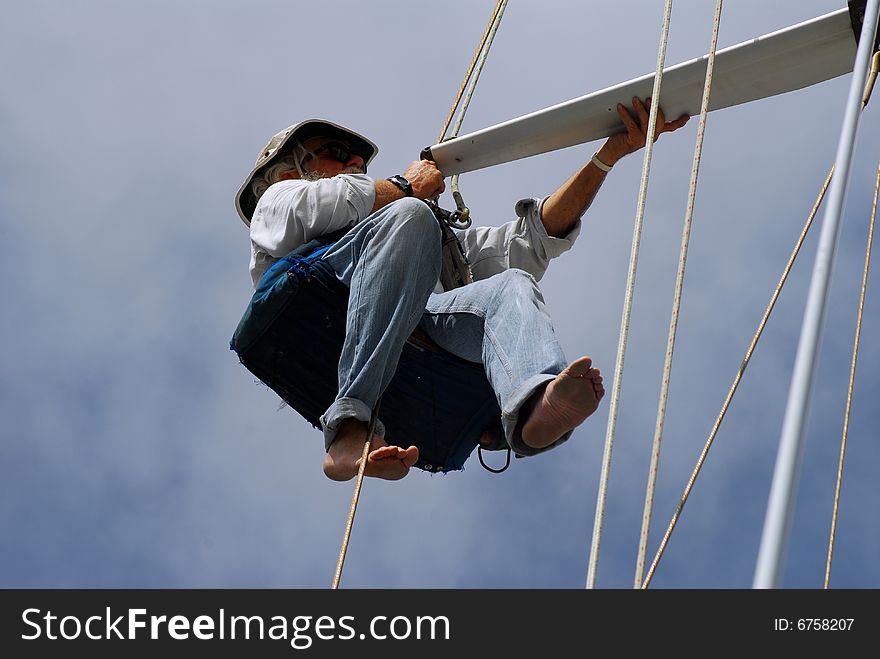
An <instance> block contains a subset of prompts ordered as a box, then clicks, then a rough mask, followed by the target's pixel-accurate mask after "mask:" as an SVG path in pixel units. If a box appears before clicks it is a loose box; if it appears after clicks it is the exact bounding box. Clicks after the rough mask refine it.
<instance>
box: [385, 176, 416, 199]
mask: <svg viewBox="0 0 880 659" xmlns="http://www.w3.org/2000/svg"><path fill="white" fill-rule="evenodd" d="M386 180H388V181H391V182H392V183H393V184H394V185H396V186H397V187H398V188H400V189H401V190H403V194H405V195H406V196H407V197H412V196H413V189H412V183H410V182H409V181H407V180H406V179H405V178H403V177H402V176H401V175H400V174H395V175H394V176H389V177H388V179H386Z"/></svg>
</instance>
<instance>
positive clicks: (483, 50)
mask: <svg viewBox="0 0 880 659" xmlns="http://www.w3.org/2000/svg"><path fill="white" fill-rule="evenodd" d="M506 8H507V0H498V2H497V3H496V5H495V10H494V11H493V12H492V18H490V19H489V24H488V25H486V31H485V32H483V38H482V39H480V45H479V46H478V47H477V52H476V53H474V58H473V59H472V60H471V65H470V68H469V69H468V72H467V74H465V77H464V80H463V81H462V83H461V88H460V89H459V90H458V95H457V96H456V97H455V102H454V103H453V104H452V107H451V108H450V109H449V114H448V115H447V117H446V122H445V123H444V124H443V130H441V131H440V137H438V138H437V143H438V144H439V143H440V142H442V141H443V140H444V139H445V138H446V131H447V129H448V128H449V123H450V122H451V121H452V115H453V114H454V113H455V109H456V108H457V107H458V104H459V102H462V101H461V97H462V94H463V93H464V90H465V87H467V88H468V90H467V94H466V95H465V97H464V101H463V102H462V106H461V110H460V111H459V113H458V118H457V119H456V121H455V126H453V128H452V135H451V136H450V138H449V139H452V138H454V137H458V132H459V130H460V129H461V124H462V122H463V121H464V115H465V114H466V113H467V110H468V107H469V106H470V104H471V97H472V96H473V95H474V90H475V89H476V88H477V82H478V81H479V79H480V74H481V73H482V72H483V66H484V65H485V64H486V59H487V58H488V57H489V49H490V48H491V47H492V42H493V41H494V40H495V33H496V32H498V27H499V26H500V25H501V18H502V17H503V16H504V10H505V9H506ZM471 77H473V80H471ZM469 83H470V86H468V84H469ZM458 178H459V175H458V174H455V175H454V176H453V177H452V186H451V187H452V198H453V199H455V206H456V208H458V212H459V217H460V218H461V222H463V223H464V225H465V228H467V227H468V226H470V215H471V212H470V209H469V208H468V207H467V205H466V204H465V203H464V199H463V198H462V196H461V191H460V190H459V188H458Z"/></svg>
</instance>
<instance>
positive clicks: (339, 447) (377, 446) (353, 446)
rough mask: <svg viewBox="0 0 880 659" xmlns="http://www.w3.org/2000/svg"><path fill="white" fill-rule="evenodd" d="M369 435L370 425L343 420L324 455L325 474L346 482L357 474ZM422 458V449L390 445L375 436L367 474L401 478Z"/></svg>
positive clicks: (376, 476) (368, 459)
mask: <svg viewBox="0 0 880 659" xmlns="http://www.w3.org/2000/svg"><path fill="white" fill-rule="evenodd" d="M366 438H367V426H366V424H365V423H362V422H361V421H358V420H356V419H347V420H345V421H343V423H342V425H341V426H340V428H339V432H338V433H337V434H336V438H335V439H334V440H333V443H332V444H331V445H330V450H329V451H327V455H325V456H324V474H325V475H326V476H327V478H330V479H332V480H335V481H347V480H351V479H352V478H354V477H355V476H357V473H358V470H359V469H360V466H361V455H363V451H364V442H365V441H366ZM418 459H419V449H418V448H417V447H415V446H410V447H409V448H407V449H404V448H401V447H399V446H389V445H388V444H386V443H385V440H384V439H382V438H381V437H379V436H378V435H373V440H372V441H371V442H370V453H369V454H368V455H367V467H366V469H364V475H365V476H373V477H375V478H384V479H385V480H390V481H396V480H400V479H401V478H403V477H404V476H406V475H407V474H408V473H409V470H410V467H412V466H413V465H414V464H415V463H416V461H418Z"/></svg>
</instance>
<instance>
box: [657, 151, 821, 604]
mask: <svg viewBox="0 0 880 659" xmlns="http://www.w3.org/2000/svg"><path fill="white" fill-rule="evenodd" d="M833 172H834V167H832V168H831V170H830V171H829V172H828V176H827V177H826V179H825V183H824V185H823V186H822V190H821V192H820V193H819V197H818V198H817V199H816V203H815V204H814V205H813V210H812V211H811V212H810V216H809V217H808V218H807V222H806V224H805V225H804V228H803V229H802V230H801V235H800V237H799V238H798V240H797V243H796V244H795V246H794V249H793V250H792V253H791V256H790V257H789V259H788V263H787V264H786V266H785V269H784V271H783V273H782V276H781V277H780V279H779V283H778V284H777V285H776V290H775V291H773V295H772V296H771V297H770V303H769V304H768V305H767V308H766V310H765V311H764V317H763V318H761V322H760V323H759V324H758V330H757V331H756V332H755V335H754V337H753V338H752V342H751V343H750V344H749V347H748V349H747V350H746V355H745V357H744V358H743V361H742V363H741V364H740V367H739V371H737V373H736V376H735V377H734V379H733V384H732V385H731V386H730V390H729V391H728V392H727V398H725V400H724V404H723V405H722V406H721V412H719V414H718V417H717V418H716V419H715V425H713V426H712V431H711V432H710V433H709V439H708V440H706V445H705V446H704V447H703V452H702V453H701V454H700V458H699V459H698V460H697V466H696V467H695V468H694V471H693V473H692V474H691V477H690V480H689V481H688V483H687V486H686V487H685V490H684V494H683V495H682V497H681V500H680V501H679V502H678V506H677V507H676V510H675V514H674V515H673V516H672V521H671V522H670V523H669V528H667V529H666V534H665V535H664V536H663V540H662V541H661V542H660V548H659V549H658V550H657V555H656V556H655V557H654V561H653V563H652V564H651V568H650V569H649V570H648V576H647V577H646V578H645V581H644V583H642V588H647V587H648V585H649V584H650V583H651V579H652V578H653V576H654V571H655V570H656V569H657V564H658V563H659V562H660V558H661V557H662V556H663V552H664V551H665V550H666V545H667V544H668V542H669V537H670V536H671V535H672V531H673V529H674V528H675V525H676V524H677V523H678V518H679V517H680V516H681V511H682V509H683V508H684V504H685V503H686V502H687V499H688V496H690V493H691V490H692V489H693V486H694V483H695V482H696V480H697V476H698V475H699V473H700V470H701V469H702V468H703V462H704V461H705V460H706V456H707V455H708V454H709V449H710V448H711V446H712V442H713V441H714V440H715V436H716V435H717V434H718V429H719V428H720V427H721V421H722V420H723V419H724V415H725V414H727V409H728V408H729V407H730V403H731V401H732V400H733V395H734V394H735V393H736V390H737V387H739V383H740V381H741V380H742V377H743V374H744V373H745V371H746V367H747V366H748V365H749V361H750V360H751V358H752V354H753V353H754V352H755V348H756V347H757V345H758V341H759V340H760V339H761V334H763V332H764V327H765V326H766V325H767V321H768V320H769V318H770V313H771V312H772V311H773V308H774V307H775V306H776V300H777V299H779V294H780V293H781V292H782V287H783V286H784V285H785V282H786V280H787V279H788V274H789V273H790V272H791V268H792V266H793V265H794V262H795V259H796V258H797V255H798V253H799V252H800V250H801V246H802V245H803V244H804V240H805V239H806V237H807V232H808V231H809V230H810V226H811V225H812V223H813V219H814V218H815V217H816V213H817V212H818V210H819V206H820V205H821V204H822V200H823V199H824V198H825V193H826V192H827V191H828V186H829V184H830V183H831V176H832V174H833Z"/></svg>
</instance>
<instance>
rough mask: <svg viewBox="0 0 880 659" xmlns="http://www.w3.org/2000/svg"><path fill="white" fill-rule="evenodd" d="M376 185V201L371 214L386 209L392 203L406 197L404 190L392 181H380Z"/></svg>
mask: <svg viewBox="0 0 880 659" xmlns="http://www.w3.org/2000/svg"><path fill="white" fill-rule="evenodd" d="M374 183H375V186H376V201H375V202H373V209H372V210H371V211H370V212H371V213H375V212H376V211H377V210H379V209H380V208H385V206H387V205H388V204H390V203H391V202H392V201H396V200H398V199H403V197H404V196H405V195H404V194H403V190H401V189H400V188H398V187H397V186H396V185H394V184H393V183H392V182H391V181H386V180H385V179H380V180H378V181H375V182H374Z"/></svg>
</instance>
